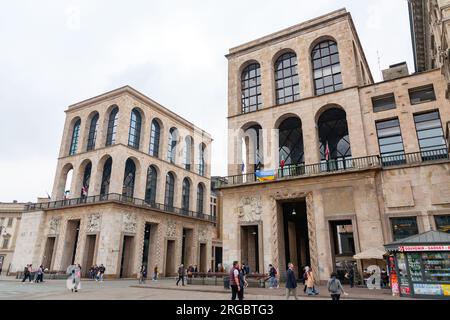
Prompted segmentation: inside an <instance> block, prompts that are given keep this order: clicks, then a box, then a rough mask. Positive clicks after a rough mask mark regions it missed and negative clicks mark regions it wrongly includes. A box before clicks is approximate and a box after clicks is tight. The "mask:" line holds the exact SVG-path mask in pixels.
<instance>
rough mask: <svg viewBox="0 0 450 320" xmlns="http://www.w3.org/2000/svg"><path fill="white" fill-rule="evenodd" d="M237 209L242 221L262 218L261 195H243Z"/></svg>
mask: <svg viewBox="0 0 450 320" xmlns="http://www.w3.org/2000/svg"><path fill="white" fill-rule="evenodd" d="M237 211H238V218H239V220H240V221H245V222H253V221H259V220H261V214H262V205H261V196H253V197H242V198H241V200H240V201H239V206H238V208H237Z"/></svg>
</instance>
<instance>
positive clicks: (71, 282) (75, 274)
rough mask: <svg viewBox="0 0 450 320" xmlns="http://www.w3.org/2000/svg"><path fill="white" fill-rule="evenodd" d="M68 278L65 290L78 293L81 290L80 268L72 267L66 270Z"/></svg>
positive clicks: (78, 266)
mask: <svg viewBox="0 0 450 320" xmlns="http://www.w3.org/2000/svg"><path fill="white" fill-rule="evenodd" d="M67 270H68V271H69V273H70V276H69V277H68V278H67V280H66V286H67V289H69V290H71V291H72V292H78V290H80V289H81V266H80V265H79V264H78V265H73V266H70V267H69V268H68V269H67Z"/></svg>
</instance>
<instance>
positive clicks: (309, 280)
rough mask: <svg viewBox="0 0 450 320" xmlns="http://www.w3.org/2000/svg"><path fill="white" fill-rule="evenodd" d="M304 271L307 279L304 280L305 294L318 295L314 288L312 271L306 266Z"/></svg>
mask: <svg viewBox="0 0 450 320" xmlns="http://www.w3.org/2000/svg"><path fill="white" fill-rule="evenodd" d="M305 270H306V275H307V279H306V294H307V295H308V296H312V295H314V296H316V295H318V294H319V292H318V291H317V289H316V287H315V283H316V281H315V279H314V274H313V272H312V270H311V269H310V268H309V267H308V266H307V267H305Z"/></svg>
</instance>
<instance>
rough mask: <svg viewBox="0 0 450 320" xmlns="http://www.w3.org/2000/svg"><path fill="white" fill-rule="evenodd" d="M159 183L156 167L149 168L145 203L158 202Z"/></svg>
mask: <svg viewBox="0 0 450 320" xmlns="http://www.w3.org/2000/svg"><path fill="white" fill-rule="evenodd" d="M157 182H158V173H157V172H156V169H155V167H154V166H150V167H148V170H147V185H146V187H145V202H147V203H155V202H156V184H157Z"/></svg>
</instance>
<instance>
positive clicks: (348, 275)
mask: <svg viewBox="0 0 450 320" xmlns="http://www.w3.org/2000/svg"><path fill="white" fill-rule="evenodd" d="M344 277H345V278H347V279H348V282H349V283H350V288H353V286H354V282H355V281H354V279H355V271H354V270H353V266H352V265H350V267H349V269H348V271H347V273H346V274H345V275H344Z"/></svg>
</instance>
